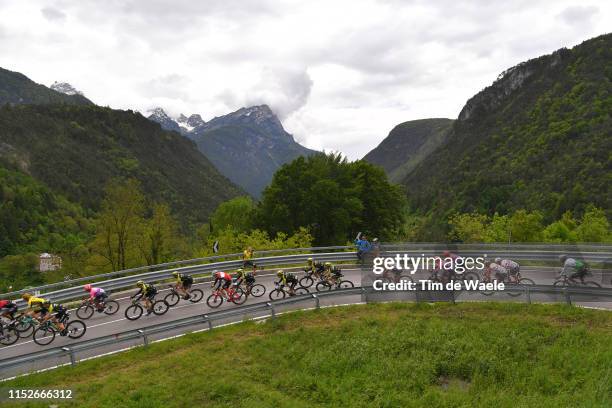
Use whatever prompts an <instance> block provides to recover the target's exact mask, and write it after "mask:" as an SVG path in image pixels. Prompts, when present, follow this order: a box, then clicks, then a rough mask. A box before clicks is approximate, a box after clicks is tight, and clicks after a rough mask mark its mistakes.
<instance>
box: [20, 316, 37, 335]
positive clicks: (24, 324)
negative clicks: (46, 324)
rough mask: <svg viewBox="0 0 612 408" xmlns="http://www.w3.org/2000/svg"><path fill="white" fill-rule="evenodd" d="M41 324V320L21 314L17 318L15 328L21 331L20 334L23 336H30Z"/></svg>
mask: <svg viewBox="0 0 612 408" xmlns="http://www.w3.org/2000/svg"><path fill="white" fill-rule="evenodd" d="M39 324H40V321H39V320H38V319H37V318H35V317H33V316H30V315H26V314H21V315H20V316H17V317H16V318H15V330H17V331H18V332H19V336H20V337H22V338H23V337H30V336H31V335H32V333H34V329H36V327H38V325H39Z"/></svg>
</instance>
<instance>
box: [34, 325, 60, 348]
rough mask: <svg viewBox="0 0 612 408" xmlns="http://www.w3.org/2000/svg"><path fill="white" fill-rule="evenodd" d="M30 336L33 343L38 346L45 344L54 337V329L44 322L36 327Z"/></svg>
mask: <svg viewBox="0 0 612 408" xmlns="http://www.w3.org/2000/svg"><path fill="white" fill-rule="evenodd" d="M32 337H33V339H34V343H36V344H38V345H40V346H46V345H47V344H50V343H51V342H52V341H53V340H54V339H55V330H53V329H52V328H51V327H49V326H48V325H46V324H45V325H42V326H39V327H38V328H36V330H34V335H33V336H32Z"/></svg>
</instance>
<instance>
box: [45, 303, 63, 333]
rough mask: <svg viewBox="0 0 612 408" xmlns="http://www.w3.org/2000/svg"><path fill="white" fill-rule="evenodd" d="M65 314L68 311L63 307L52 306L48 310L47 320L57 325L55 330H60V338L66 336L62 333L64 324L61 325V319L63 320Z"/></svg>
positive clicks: (58, 305)
mask: <svg viewBox="0 0 612 408" xmlns="http://www.w3.org/2000/svg"><path fill="white" fill-rule="evenodd" d="M52 312H53V313H54V314H53V315H52V314H51V313H52ZM67 313H68V309H66V307H65V306H64V305H60V304H52V305H51V306H50V308H49V317H48V318H47V319H52V320H53V322H54V323H55V324H56V325H57V328H58V329H59V330H60V331H59V333H60V336H65V335H66V334H67V333H66V332H65V331H64V329H65V328H66V326H64V323H62V319H63V318H64V316H66V314H67ZM47 319H45V320H47ZM43 321H44V320H43Z"/></svg>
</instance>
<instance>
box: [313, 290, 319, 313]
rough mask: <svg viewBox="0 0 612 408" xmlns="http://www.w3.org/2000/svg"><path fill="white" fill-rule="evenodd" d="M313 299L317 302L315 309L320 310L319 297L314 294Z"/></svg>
mask: <svg viewBox="0 0 612 408" xmlns="http://www.w3.org/2000/svg"><path fill="white" fill-rule="evenodd" d="M312 298H313V299H314V300H315V308H316V309H318V308H319V307H320V301H319V297H318V296H317V295H315V294H314V293H313V294H312Z"/></svg>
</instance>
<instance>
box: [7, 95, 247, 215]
mask: <svg viewBox="0 0 612 408" xmlns="http://www.w3.org/2000/svg"><path fill="white" fill-rule="evenodd" d="M0 165H2V166H4V167H6V168H10V169H13V170H18V171H20V172H22V173H25V174H28V175H31V176H32V177H33V178H35V179H36V180H39V181H40V182H42V183H43V184H45V185H46V186H48V187H49V188H50V189H51V190H52V191H53V192H55V193H58V194H62V195H64V196H65V197H66V198H67V199H69V200H70V201H72V202H74V203H79V204H80V205H82V206H83V207H84V208H85V209H88V210H94V211H95V210H98V209H99V205H100V201H101V199H102V196H103V189H104V187H105V185H106V184H107V183H108V182H109V181H110V180H111V179H113V178H116V177H119V178H135V179H137V180H139V181H140V183H141V184H142V186H143V189H144V192H145V194H146V197H147V199H148V200H151V201H154V202H155V201H159V202H166V203H168V204H170V206H171V208H172V209H173V211H174V212H175V214H176V215H177V216H178V217H179V219H180V221H181V222H182V223H183V224H184V225H188V224H191V223H202V222H205V221H206V220H207V216H208V215H209V214H210V213H211V212H212V211H213V210H214V208H215V207H216V206H217V205H218V204H219V203H221V202H222V201H225V200H227V199H229V198H232V197H234V196H236V195H237V194H239V192H240V191H239V189H238V188H237V187H235V186H234V185H233V184H232V183H231V182H230V181H229V180H227V179H226V178H225V177H223V176H222V175H220V174H219V172H218V171H217V170H216V169H215V168H214V167H213V166H212V164H211V163H210V162H209V161H208V160H207V159H206V158H205V157H204V156H203V155H202V154H201V153H200V152H199V151H198V150H197V148H196V146H195V144H194V143H193V142H192V141H190V140H189V139H187V138H185V137H183V136H181V135H179V134H176V133H172V132H167V131H164V130H162V129H161V128H160V126H159V125H157V124H155V123H152V122H151V121H149V120H147V119H146V118H144V117H143V116H141V115H140V114H136V113H133V112H131V111H118V110H113V109H109V108H102V107H98V106H76V105H18V106H11V105H5V106H3V107H0Z"/></svg>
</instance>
